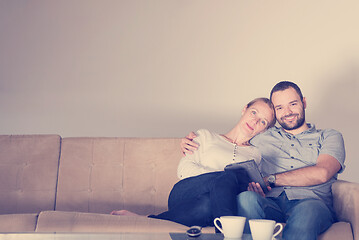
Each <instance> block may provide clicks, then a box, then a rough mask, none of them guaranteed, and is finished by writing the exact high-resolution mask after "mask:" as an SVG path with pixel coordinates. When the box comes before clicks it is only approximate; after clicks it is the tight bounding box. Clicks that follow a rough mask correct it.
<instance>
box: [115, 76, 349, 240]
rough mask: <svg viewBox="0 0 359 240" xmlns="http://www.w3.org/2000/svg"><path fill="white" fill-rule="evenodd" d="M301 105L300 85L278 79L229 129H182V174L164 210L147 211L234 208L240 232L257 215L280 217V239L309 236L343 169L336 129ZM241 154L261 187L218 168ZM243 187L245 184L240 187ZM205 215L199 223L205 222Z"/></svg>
mask: <svg viewBox="0 0 359 240" xmlns="http://www.w3.org/2000/svg"><path fill="white" fill-rule="evenodd" d="M271 103H272V104H273V107H274V112H275V117H276V119H277V121H278V123H279V124H280V125H281V127H280V128H277V127H271V126H272V125H273V122H274V120H273V119H274V114H273V107H272V106H271ZM305 108H306V99H305V98H304V97H303V95H302V93H301V90H300V88H299V87H298V86H297V85H296V84H295V83H292V82H288V81H283V82H280V83H278V84H276V85H275V86H274V87H273V89H272V91H271V93H270V102H266V101H265V100H264V99H260V100H258V99H257V100H255V101H254V103H253V104H252V105H251V106H247V107H245V108H244V110H243V111H242V118H241V120H240V121H239V123H238V124H237V125H236V126H235V127H234V128H233V129H232V130H231V131H230V132H229V133H227V134H225V135H218V134H215V133H211V132H208V131H206V130H200V131H198V132H197V135H198V136H196V135H194V134H193V133H191V134H189V135H188V136H187V137H186V138H185V139H183V141H182V144H181V147H182V150H183V152H184V153H186V156H185V157H184V158H183V159H182V160H181V162H180V164H179V166H178V174H179V177H180V178H183V180H181V181H180V182H178V183H177V184H176V185H175V186H174V187H173V189H172V192H171V194H170V197H169V210H168V211H167V212H165V213H162V214H159V215H157V216H152V215H151V216H150V217H154V218H163V219H167V218H166V214H170V213H171V211H174V210H177V209H179V211H181V207H182V208H184V209H190V207H193V208H194V207H197V208H196V211H197V213H199V214H198V216H205V217H204V218H202V220H203V219H206V216H207V217H208V216H210V217H209V218H208V219H210V220H212V219H213V216H214V215H215V214H221V211H222V212H223V211H232V212H233V211H236V214H232V215H240V216H244V217H246V218H247V222H246V226H245V232H249V225H248V220H249V219H263V218H265V219H272V220H275V221H277V222H286V223H287V224H286V226H285V228H284V230H283V238H284V239H286V240H290V239H305V240H310V239H317V236H318V235H319V234H320V233H322V232H324V231H325V230H327V229H328V228H329V227H330V226H331V224H332V223H334V222H335V214H334V211H333V206H332V205H333V203H332V195H331V185H332V183H333V182H334V181H336V177H337V174H338V173H339V172H341V171H343V170H344V168H345V166H344V160H345V150H344V141H343V137H342V135H341V134H340V133H339V132H337V131H335V130H332V129H326V130H318V129H316V128H315V126H314V125H311V124H307V123H306V121H305ZM267 128H269V129H268V130H267V131H265V130H266V129H267ZM259 133H260V134H259ZM257 134H258V135H257ZM194 137H196V138H195V139H194ZM192 140H194V141H192ZM218 156H219V157H218ZM248 159H255V160H256V161H257V162H259V161H260V160H261V161H260V163H259V165H260V169H261V171H262V173H263V175H264V176H265V177H264V180H265V182H267V183H268V185H269V187H268V189H269V190H270V191H269V192H268V193H267V194H264V192H263V190H262V189H261V187H260V185H259V184H257V183H249V184H248V182H246V181H247V179H246V178H245V177H241V176H232V175H229V174H225V172H223V168H224V166H225V165H227V164H229V163H231V162H233V161H243V160H248ZM212 175H214V176H212ZM206 178H208V179H207V181H206ZM233 186H234V187H236V189H235V191H233V192H231V193H229V194H227V195H225V196H226V197H223V195H222V198H221V196H218V194H217V191H222V192H226V191H227V192H228V189H231V187H232V188H233ZM247 186H248V190H249V191H245V190H246V189H247ZM196 187H197V188H196ZM206 187H207V189H208V191H207V192H203V194H200V195H197V196H194V195H195V194H193V192H192V191H194V193H196V191H198V189H206ZM193 189H194V190H193ZM237 193H238V196H237V195H236V194H237ZM216 194H217V195H216ZM233 196H234V197H233ZM193 197H197V199H196V200H194V201H192V205H188V204H187V203H186V201H187V199H186V198H189V199H193ZM181 200H186V201H183V202H181ZM221 201H222V202H224V205H222V206H225V207H224V209H223V208H222V209H221V207H219V209H216V208H215V206H217V205H216V203H221ZM182 203H183V204H182ZM199 203H200V204H199ZM233 203H234V205H233ZM196 204H197V205H196ZM188 206H190V207H189V208H188ZM200 207H202V209H201V208H200ZM190 210H191V211H192V210H193V209H190ZM212 211H214V212H212ZM216 211H217V212H216ZM218 211H219V213H218ZM116 213H118V212H117V211H115V212H114V214H116ZM190 214H191V213H189V215H190ZM201 214H202V215H201ZM206 214H207V215H206ZM226 215H228V214H226ZM191 217H192V216H189V218H191ZM211 217H212V218H211ZM208 219H207V221H208V222H204V223H201V224H202V225H203V226H206V225H205V224H208V225H211V222H210V220H208ZM169 220H173V221H177V220H178V219H169ZM180 220H181V221H182V222H183V220H182V219H180ZM185 220H186V219H185ZM193 225H194V224H193ZM196 225H197V224H196Z"/></svg>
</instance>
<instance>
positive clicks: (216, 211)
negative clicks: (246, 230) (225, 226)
mask: <svg viewBox="0 0 359 240" xmlns="http://www.w3.org/2000/svg"><path fill="white" fill-rule="evenodd" d="M248 183H249V178H248V175H247V173H246V172H245V171H244V172H243V173H242V172H241V173H235V172H232V171H227V172H223V174H221V175H219V176H218V177H217V178H216V179H215V181H214V183H213V188H212V191H211V193H210V199H211V209H212V215H213V217H214V218H216V217H220V216H236V215H237V212H238V210H237V195H238V194H239V193H241V192H243V191H246V190H247V188H248Z"/></svg>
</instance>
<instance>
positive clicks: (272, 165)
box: [251, 124, 345, 206]
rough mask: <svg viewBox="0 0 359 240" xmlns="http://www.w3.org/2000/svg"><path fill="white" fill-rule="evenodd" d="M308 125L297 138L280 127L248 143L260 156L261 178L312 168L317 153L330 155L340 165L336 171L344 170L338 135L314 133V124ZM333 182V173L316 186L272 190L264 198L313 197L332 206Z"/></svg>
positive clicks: (326, 130) (342, 144) (341, 141)
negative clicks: (284, 194)
mask: <svg viewBox="0 0 359 240" xmlns="http://www.w3.org/2000/svg"><path fill="white" fill-rule="evenodd" d="M308 126H309V129H308V130H306V131H304V132H302V133H300V134H297V135H292V134H289V133H287V132H285V131H284V130H283V128H277V127H273V128H270V129H269V130H267V131H266V132H264V133H262V134H260V135H257V136H256V137H254V138H253V139H252V140H251V144H253V145H254V146H256V147H258V148H259V150H260V152H261V154H262V162H261V164H260V169H261V171H262V173H263V176H267V175H269V174H275V173H281V172H286V171H290V170H294V169H298V168H303V167H308V166H313V165H315V164H316V163H317V159H318V156H319V155H320V154H328V155H331V156H332V157H334V158H335V159H337V160H338V162H339V163H340V165H341V166H342V168H341V170H340V171H339V172H342V171H343V170H344V168H345V165H344V160H345V149H344V140H343V137H342V134H341V133H339V132H338V131H336V130H333V129H325V130H317V129H316V128H315V126H314V125H310V124H308ZM336 179H337V174H336V175H335V176H334V177H333V178H331V179H330V180H329V181H328V182H326V183H324V184H320V185H315V186H309V187H289V186H288V187H275V188H273V189H272V191H270V192H269V193H267V195H266V196H267V197H278V196H279V195H280V194H281V193H282V192H283V191H285V193H286V194H287V197H288V199H289V200H292V199H304V198H316V199H322V200H323V201H324V202H325V203H326V204H327V205H328V206H332V193H331V185H332V184H333V182H334V181H336Z"/></svg>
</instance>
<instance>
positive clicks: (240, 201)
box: [237, 191, 263, 217]
mask: <svg viewBox="0 0 359 240" xmlns="http://www.w3.org/2000/svg"><path fill="white" fill-rule="evenodd" d="M261 198H262V197H261V196H260V195H259V194H257V193H255V192H251V191H245V192H242V193H240V194H238V195H237V207H238V215H240V216H246V217H259V216H261V217H263V216H262V215H263V213H262V212H263V209H262V208H261V204H260V199H261Z"/></svg>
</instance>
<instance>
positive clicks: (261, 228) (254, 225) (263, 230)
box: [249, 219, 283, 240]
mask: <svg viewBox="0 0 359 240" xmlns="http://www.w3.org/2000/svg"><path fill="white" fill-rule="evenodd" d="M249 226H250V228H251V234H252V238H253V240H273V239H274V238H275V237H276V236H277V235H278V234H280V232H281V231H282V230H283V225H282V224H280V223H276V222H275V221H273V220H266V219H251V220H249ZM278 226H279V228H278V230H276V231H275V232H274V229H275V228H276V227H278Z"/></svg>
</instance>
